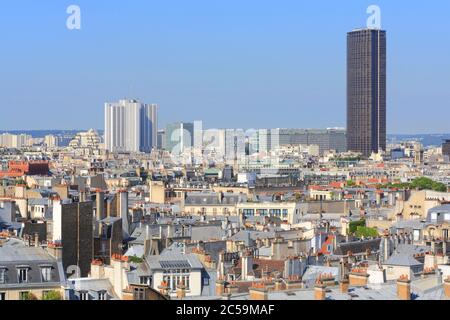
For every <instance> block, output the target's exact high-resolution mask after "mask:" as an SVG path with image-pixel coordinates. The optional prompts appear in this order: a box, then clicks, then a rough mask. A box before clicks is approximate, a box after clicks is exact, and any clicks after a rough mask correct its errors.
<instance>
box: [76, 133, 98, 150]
mask: <svg viewBox="0 0 450 320" xmlns="http://www.w3.org/2000/svg"><path fill="white" fill-rule="evenodd" d="M100 143H101V138H100V136H99V135H98V133H97V132H96V131H95V130H94V129H90V130H89V131H87V132H79V133H77V134H76V135H75V137H74V139H73V140H72V141H71V142H70V144H69V146H70V147H71V148H75V149H76V148H93V149H97V148H99V147H100Z"/></svg>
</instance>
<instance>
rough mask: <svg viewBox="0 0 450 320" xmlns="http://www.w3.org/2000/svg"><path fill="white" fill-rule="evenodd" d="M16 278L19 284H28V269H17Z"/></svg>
mask: <svg viewBox="0 0 450 320" xmlns="http://www.w3.org/2000/svg"><path fill="white" fill-rule="evenodd" d="M17 276H18V278H19V283H27V282H28V268H27V267H21V268H18V269H17Z"/></svg>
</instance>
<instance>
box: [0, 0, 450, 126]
mask: <svg viewBox="0 0 450 320" xmlns="http://www.w3.org/2000/svg"><path fill="white" fill-rule="evenodd" d="M71 4H77V5H79V6H80V7H81V13H82V20H81V21H82V29H81V30H79V31H77V30H73V31H70V30H68V29H67V28H66V19H67V17H68V15H67V14H66V8H67V7H68V6H69V5H71ZM371 4H377V5H379V6H380V7H381V10H382V12H381V13H382V27H383V29H385V30H387V37H388V46H387V47H388V60H387V61H388V82H387V84H388V90H387V97H388V103H387V110H388V132H389V133H407V134H414V133H436V134H438V133H448V132H450V127H449V125H448V119H449V117H450V90H448V87H449V84H450V59H449V57H450V41H446V40H445V39H447V38H448V34H450V21H449V20H448V12H449V11H450V3H449V2H443V1H432V2H427V3H425V2H423V1H418V0H417V1H409V3H408V4H407V5H405V4H404V3H398V2H395V3H394V2H393V1H387V0H379V1H374V0H371V1H366V0H362V1H361V0H351V1H333V0H321V1H296V0H286V1H283V2H282V3H279V2H275V1H269V0H266V1H265V0H262V1H261V0H260V1H256V0H248V1H245V3H244V1H236V0H230V1H226V2H220V3H219V2H217V1H214V2H213V1H208V0H197V1H190V2H186V1H181V0H173V1H171V2H170V3H169V2H158V1H154V0H151V1H133V2H132V3H127V2H111V1H107V0H97V1H95V2H94V1H87V0H71V1H65V0H64V1H58V3H56V2H46V1H45V2H44V1H32V0H15V1H12V0H4V1H2V2H1V4H0V18H1V19H0V28H1V30H3V32H2V33H0V40H1V42H2V49H3V50H2V51H0V61H1V66H2V68H1V72H0V87H1V88H2V89H1V90H0V101H1V102H0V110H1V111H2V112H1V117H0V130H14V129H27V128H29V129H70V128H75V129H82V128H83V129H87V128H97V129H102V128H103V117H104V115H103V111H104V108H103V105H104V103H105V102H107V101H115V100H118V99H121V98H124V97H128V98H138V99H140V100H141V101H143V102H146V103H157V104H159V105H160V127H162V126H164V125H165V124H166V123H167V122H174V121H192V120H202V121H203V122H204V126H205V127H207V128H225V127H227V128H277V127H279V128H327V127H345V123H346V33H347V32H348V31H351V30H353V29H355V28H359V27H364V26H365V23H366V19H367V14H366V8H367V7H368V6H369V5H371Z"/></svg>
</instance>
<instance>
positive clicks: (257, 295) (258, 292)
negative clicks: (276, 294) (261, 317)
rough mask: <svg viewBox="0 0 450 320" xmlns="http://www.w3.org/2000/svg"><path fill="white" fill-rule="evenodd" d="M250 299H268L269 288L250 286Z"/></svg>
mask: <svg viewBox="0 0 450 320" xmlns="http://www.w3.org/2000/svg"><path fill="white" fill-rule="evenodd" d="M249 292H250V300H259V301H262V300H268V290H267V288H254V287H252V288H250V289H249Z"/></svg>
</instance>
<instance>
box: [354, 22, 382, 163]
mask: <svg viewBox="0 0 450 320" xmlns="http://www.w3.org/2000/svg"><path fill="white" fill-rule="evenodd" d="M347 147H348V149H349V151H354V152H359V153H362V154H363V155H364V156H366V157H369V156H370V155H371V154H372V153H378V152H379V151H380V150H383V151H386V31H383V30H375V29H362V30H355V31H352V32H349V33H348V35H347Z"/></svg>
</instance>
